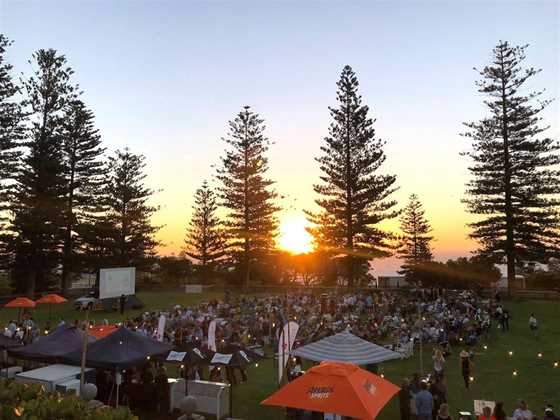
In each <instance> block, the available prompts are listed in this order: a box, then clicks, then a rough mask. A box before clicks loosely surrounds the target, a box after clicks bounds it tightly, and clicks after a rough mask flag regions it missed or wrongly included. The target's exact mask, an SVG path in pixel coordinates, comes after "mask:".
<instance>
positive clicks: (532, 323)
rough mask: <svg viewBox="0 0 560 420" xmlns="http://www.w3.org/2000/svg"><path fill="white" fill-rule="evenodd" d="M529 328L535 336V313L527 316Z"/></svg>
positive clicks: (536, 329)
mask: <svg viewBox="0 0 560 420" xmlns="http://www.w3.org/2000/svg"><path fill="white" fill-rule="evenodd" d="M529 329H530V330H531V332H532V333H533V336H534V337H537V335H538V333H539V321H537V317H536V316H535V314H531V316H530V317H529Z"/></svg>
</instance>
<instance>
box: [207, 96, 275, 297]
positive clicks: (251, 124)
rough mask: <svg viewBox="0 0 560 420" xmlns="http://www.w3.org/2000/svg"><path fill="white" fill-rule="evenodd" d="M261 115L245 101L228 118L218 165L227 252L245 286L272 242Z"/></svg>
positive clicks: (272, 193) (271, 203) (266, 143)
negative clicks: (227, 129)
mask: <svg viewBox="0 0 560 420" xmlns="http://www.w3.org/2000/svg"><path fill="white" fill-rule="evenodd" d="M264 130H265V126H264V120H262V119H261V118H260V117H259V115H258V114H257V113H255V112H253V111H251V109H250V107H248V106H246V107H244V109H243V110H242V111H241V112H239V113H238V114H237V116H236V117H235V119H234V120H233V121H230V122H229V136H228V137H227V138H225V139H224V141H225V142H226V143H227V144H228V145H229V149H228V150H226V154H225V156H224V157H223V158H222V162H221V167H220V168H219V169H218V174H217V178H218V180H219V181H220V183H221V185H220V187H219V189H218V193H219V197H220V199H221V202H222V205H223V206H224V207H225V208H226V209H227V210H228V213H227V218H226V220H225V222H224V226H225V228H226V232H227V235H228V238H229V243H228V248H229V254H230V256H231V257H232V258H233V260H234V261H235V262H236V263H237V266H238V268H239V270H240V272H241V273H242V276H243V280H244V283H245V285H246V286H248V285H249V283H250V281H251V270H252V268H251V266H252V265H253V264H255V263H262V262H263V261H264V260H265V259H266V258H267V257H268V256H269V255H270V253H271V251H272V250H273V248H274V238H275V236H276V231H277V226H278V222H277V219H276V217H275V212H276V211H278V206H277V205H276V204H275V203H274V200H275V199H276V197H277V194H276V192H275V191H274V190H273V189H271V186H272V184H273V181H271V180H270V179H267V178H266V172H267V171H268V159H267V157H266V156H265V155H266V152H267V151H268V147H269V141H268V139H267V138H266V137H265V135H264Z"/></svg>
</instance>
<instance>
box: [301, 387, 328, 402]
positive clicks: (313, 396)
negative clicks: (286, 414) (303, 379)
mask: <svg viewBox="0 0 560 420" xmlns="http://www.w3.org/2000/svg"><path fill="white" fill-rule="evenodd" d="M333 391H334V387H332V386H324V387H320V386H312V387H311V388H309V391H307V393H308V394H309V399H310V400H326V399H327V398H329V397H330V396H331V394H332V393H333Z"/></svg>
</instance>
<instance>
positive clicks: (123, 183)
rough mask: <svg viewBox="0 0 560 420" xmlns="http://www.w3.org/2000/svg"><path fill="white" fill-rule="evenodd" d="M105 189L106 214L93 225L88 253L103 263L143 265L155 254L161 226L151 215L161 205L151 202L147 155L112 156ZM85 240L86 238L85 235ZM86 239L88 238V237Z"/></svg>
mask: <svg viewBox="0 0 560 420" xmlns="http://www.w3.org/2000/svg"><path fill="white" fill-rule="evenodd" d="M108 166H109V168H110V172H109V173H108V176H107V184H106V186H105V191H104V203H103V204H104V206H105V211H106V213H105V215H104V217H102V218H97V219H96V220H95V221H94V222H93V223H92V225H91V226H90V232H89V234H88V235H87V237H88V239H90V240H91V242H90V241H88V242H87V243H86V244H85V249H86V252H88V253H91V254H92V255H97V256H99V259H98V260H97V261H96V262H95V265H96V266H97V267H98V268H101V267H102V266H113V267H116V266H121V267H124V266H135V267H139V268H142V267H143V266H144V265H145V264H146V262H147V261H148V258H150V257H152V256H153V255H154V253H155V248H156V246H157V245H158V244H159V242H158V241H157V240H156V239H155V234H156V233H157V231H158V230H159V227H158V226H154V225H153V224H152V221H151V218H152V216H153V214H154V213H155V212H156V211H157V210H158V207H156V206H153V205H151V204H150V203H149V201H150V199H151V198H152V196H153V194H154V193H155V192H154V191H153V190H152V189H150V188H147V187H146V186H145V185H144V181H145V178H146V175H145V173H144V169H145V166H146V164H145V158H144V156H142V155H136V154H133V153H131V152H130V150H128V149H125V150H124V151H120V150H117V151H116V153H115V154H114V155H113V156H110V157H109V163H108ZM84 239H85V238H84ZM85 240H87V239H85Z"/></svg>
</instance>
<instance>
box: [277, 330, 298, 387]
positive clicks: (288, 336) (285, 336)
mask: <svg viewBox="0 0 560 420" xmlns="http://www.w3.org/2000/svg"><path fill="white" fill-rule="evenodd" d="M298 330H299V325H298V323H297V322H294V321H290V322H288V323H287V324H286V325H284V328H283V329H282V332H281V333H280V340H278V383H280V382H282V376H284V369H285V368H286V364H287V363H288V358H289V357H290V352H291V351H292V347H293V345H294V342H295V341H296V335H297V332H298Z"/></svg>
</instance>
